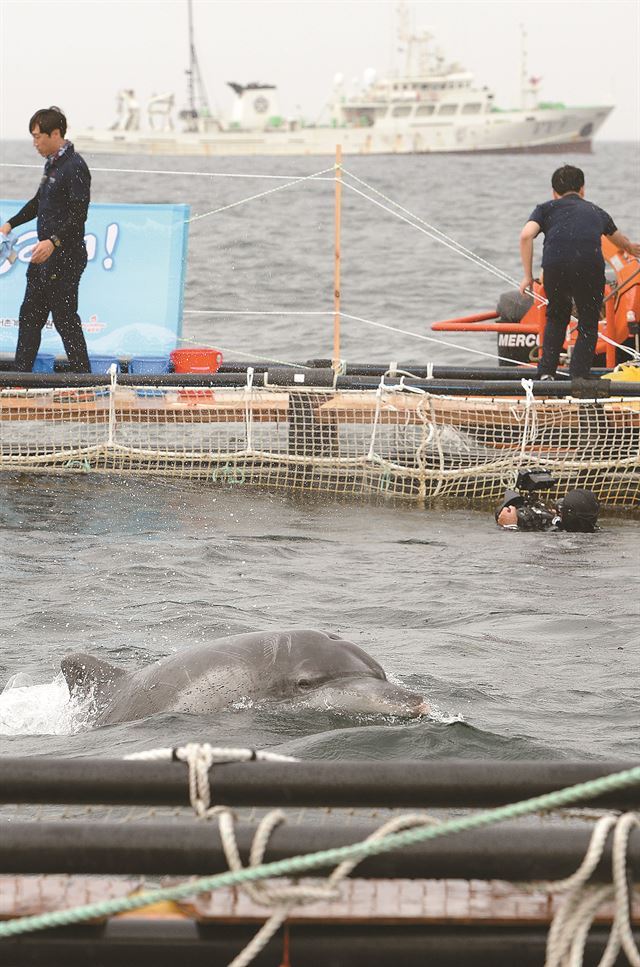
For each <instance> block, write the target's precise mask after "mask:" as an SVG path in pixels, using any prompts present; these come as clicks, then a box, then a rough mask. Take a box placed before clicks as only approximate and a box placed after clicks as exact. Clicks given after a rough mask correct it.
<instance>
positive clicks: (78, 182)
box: [0, 107, 91, 373]
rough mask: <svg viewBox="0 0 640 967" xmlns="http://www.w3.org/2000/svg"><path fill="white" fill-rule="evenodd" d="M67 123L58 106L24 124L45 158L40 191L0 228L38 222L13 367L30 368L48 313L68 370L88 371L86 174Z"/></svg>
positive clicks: (88, 180) (88, 178)
mask: <svg viewBox="0 0 640 967" xmlns="http://www.w3.org/2000/svg"><path fill="white" fill-rule="evenodd" d="M66 131H67V119H66V118H65V116H64V114H63V113H62V111H61V110H60V109H59V108H57V107H50V108H44V109H42V110H40V111H36V113H35V114H34V115H33V117H32V118H31V120H30V121H29V132H30V134H31V136H32V138H33V144H34V147H35V149H36V151H37V152H38V154H41V155H42V157H43V158H46V162H45V166H44V174H43V176H42V178H41V180H40V187H39V188H38V191H37V192H36V194H35V195H34V196H33V198H32V199H31V201H28V202H27V204H26V205H25V206H24V207H23V208H22V209H21V210H20V211H19V212H18V213H17V215H14V216H13V217H12V218H10V219H9V221H8V222H5V224H4V225H3V226H2V227H1V228H0V232H4V234H5V235H8V234H9V232H10V231H11V229H12V228H16V227H17V226H18V225H24V223H25V222H30V221H31V219H33V218H37V220H38V221H37V228H38V244H37V245H36V247H35V248H34V250H33V254H32V256H31V263H30V265H29V268H28V269H27V289H26V292H25V296H24V301H23V303H22V306H21V308H20V329H19V332H18V346H17V348H16V359H15V369H17V370H18V371H19V372H21V373H29V372H31V370H32V369H33V363H34V361H35V358H36V355H37V353H38V349H39V348H40V338H41V334H42V329H43V327H44V324H45V323H46V321H47V319H48V318H49V313H51V315H52V317H53V324H54V326H55V327H56V329H57V330H58V332H59V333H60V336H61V338H62V342H63V343H64V348H65V350H66V353H67V359H68V360H69V364H70V366H71V370H72V371H73V372H76V373H90V372H91V366H90V364H89V356H88V354H87V344H86V342H85V338H84V333H83V332H82V323H81V322H80V316H79V315H78V286H79V285H80V276H81V275H82V273H83V272H84V270H85V267H86V265H87V250H86V248H85V244H84V224H85V221H86V219H87V209H88V207H89V197H90V188H91V175H90V173H89V169H88V168H87V165H86V163H85V161H84V159H83V158H81V157H80V155H79V154H76V152H75V150H74V147H73V145H72V144H71V142H70V141H67V140H65V134H66Z"/></svg>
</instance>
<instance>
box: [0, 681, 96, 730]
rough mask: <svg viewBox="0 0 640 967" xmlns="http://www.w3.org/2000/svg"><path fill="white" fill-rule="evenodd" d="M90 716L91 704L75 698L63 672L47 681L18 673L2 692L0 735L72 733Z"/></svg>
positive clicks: (83, 725)
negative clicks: (41, 681)
mask: <svg viewBox="0 0 640 967" xmlns="http://www.w3.org/2000/svg"><path fill="white" fill-rule="evenodd" d="M88 716H89V704H88V703H87V702H82V703H79V702H77V701H76V700H75V699H73V698H71V696H70V694H69V689H68V687H67V683H66V681H65V677H64V675H63V674H62V672H60V673H59V674H58V675H56V677H55V678H54V679H53V681H51V682H44V683H36V682H34V681H33V679H32V678H31V676H30V675H25V674H24V673H23V672H18V674H17V675H13V676H12V677H11V678H10V679H9V681H8V682H7V684H6V685H5V687H4V689H3V690H2V692H1V693H0V735H72V734H73V733H75V732H79V731H80V730H81V729H82V728H84V727H85V726H86V723H87V719H88Z"/></svg>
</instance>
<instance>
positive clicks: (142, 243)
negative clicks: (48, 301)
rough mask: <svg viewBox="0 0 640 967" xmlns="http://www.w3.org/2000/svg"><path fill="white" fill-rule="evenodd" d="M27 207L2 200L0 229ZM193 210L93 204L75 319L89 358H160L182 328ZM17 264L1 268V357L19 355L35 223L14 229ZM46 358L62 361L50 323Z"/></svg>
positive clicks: (44, 349)
mask: <svg viewBox="0 0 640 967" xmlns="http://www.w3.org/2000/svg"><path fill="white" fill-rule="evenodd" d="M23 204H24V202H22V201H5V200H0V225H1V224H4V222H6V221H7V219H8V218H11V217H12V216H13V215H15V214H16V213H17V212H18V211H19V210H20V209H21V208H22V206H23ZM188 218H189V206H188V205H173V204H171V205H120V204H113V205H101V204H96V205H94V204H92V205H90V207H89V215H88V218H87V223H86V227H85V238H84V241H85V245H86V248H87V256H88V263H87V268H86V269H85V271H84V274H83V276H82V279H81V280H80V298H79V306H78V312H79V314H80V318H81V320H82V328H83V330H84V334H85V338H86V340H87V346H88V348H89V354H90V355H98V354H99V355H110V354H113V355H116V356H159V355H165V356H166V355H167V354H168V353H169V352H170V351H171V350H172V349H175V347H176V345H177V342H178V339H179V337H180V334H181V329H182V301H183V293H184V280H185V272H186V262H187V240H188V227H189V226H188ZM13 235H14V236H16V237H17V240H16V243H15V246H14V251H15V253H16V254H17V258H16V259H15V260H13V261H10V260H8V259H7V260H6V261H4V262H2V264H1V265H0V352H5V353H7V352H14V351H15V347H16V342H17V339H18V315H19V311H20V305H21V304H22V300H23V298H24V290H25V285H26V279H25V275H26V270H27V266H28V264H29V259H30V258H31V253H32V252H33V249H34V247H35V245H36V244H37V242H38V238H37V234H36V225H35V221H33V222H28V223H27V224H25V225H20V226H19V227H18V228H15V229H14V230H13ZM40 348H41V351H42V352H44V353H54V354H63V353H64V348H63V346H62V340H61V339H60V337H59V335H58V333H57V332H56V330H55V329H54V327H53V323H52V321H51V318H49V320H48V322H47V324H46V325H45V328H44V330H43V333H42V343H41V347H40Z"/></svg>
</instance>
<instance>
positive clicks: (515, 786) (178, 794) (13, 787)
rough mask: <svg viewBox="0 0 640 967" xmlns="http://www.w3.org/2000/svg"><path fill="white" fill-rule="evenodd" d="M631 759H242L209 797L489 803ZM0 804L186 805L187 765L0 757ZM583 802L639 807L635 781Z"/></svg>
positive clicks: (597, 773) (223, 800)
mask: <svg viewBox="0 0 640 967" xmlns="http://www.w3.org/2000/svg"><path fill="white" fill-rule="evenodd" d="M637 765H638V762H634V761H631V762H629V761H608V762H593V761H590V762H564V761H548V762H547V761H543V760H538V759H535V760H531V761H527V760H522V761H519V762H501V761H493V760H492V761H490V762H485V761H481V760H475V759H471V760H464V759H438V760H434V761H428V760H427V761H402V760H394V761H390V762H375V763H371V762H366V761H359V760H358V761H342V762H316V761H314V762H245V763H225V764H222V765H217V766H214V767H213V769H212V772H211V775H212V781H213V784H214V788H215V800H216V802H217V803H220V804H221V805H231V806H309V807H313V806H318V805H322V806H380V807H401V808H414V807H418V808H439V807H450V806H468V807H470V808H487V807H491V806H501V805H506V804H508V803H511V802H517V801H518V800H521V799H530V798H532V797H533V796H540V795H544V794H545V793H549V792H553V791H555V790H557V789H563V788H564V787H566V786H572V785H575V784H577V783H582V782H587V781H589V780H591V779H599V778H601V777H602V776H607V775H610V774H612V773H615V772H621V771H623V770H626V769H631V768H634V767H635V766H637ZM0 802H5V803H40V804H41V803H51V804H54V803H82V804H101V803H103V804H105V805H127V806H132V805H151V804H153V805H158V806H171V805H173V806H179V805H188V803H189V797H188V791H187V768H186V766H185V765H184V764H183V763H179V762H167V761H164V762H163V761H144V760H140V761H126V760H122V759H108V758H73V759H69V758H49V757H37V758H11V757H2V758H0ZM585 804H588V805H598V806H607V807H610V808H616V809H630V808H638V807H639V806H640V783H638V784H636V785H635V786H629V787H628V788H626V789H619V790H617V791H615V792H612V793H609V794H608V795H606V796H599V797H598V798H597V799H596V798H594V799H591V800H588V803H587V801H585Z"/></svg>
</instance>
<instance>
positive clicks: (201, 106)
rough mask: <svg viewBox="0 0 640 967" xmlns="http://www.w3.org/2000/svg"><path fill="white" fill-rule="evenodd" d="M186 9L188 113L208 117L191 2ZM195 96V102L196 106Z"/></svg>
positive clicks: (193, 115) (208, 108)
mask: <svg viewBox="0 0 640 967" xmlns="http://www.w3.org/2000/svg"><path fill="white" fill-rule="evenodd" d="M187 9H188V12H189V69H188V70H187V72H186V73H187V78H188V80H187V94H188V100H189V111H190V112H191V117H193V118H197V117H202V116H206V117H210V115H211V109H210V107H209V98H208V97H207V91H206V88H205V86H204V81H203V80H202V74H201V72H200V65H199V63H198V54H197V52H196V45H195V41H194V32H193V0H187ZM196 95H197V101H198V103H197V104H196Z"/></svg>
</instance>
